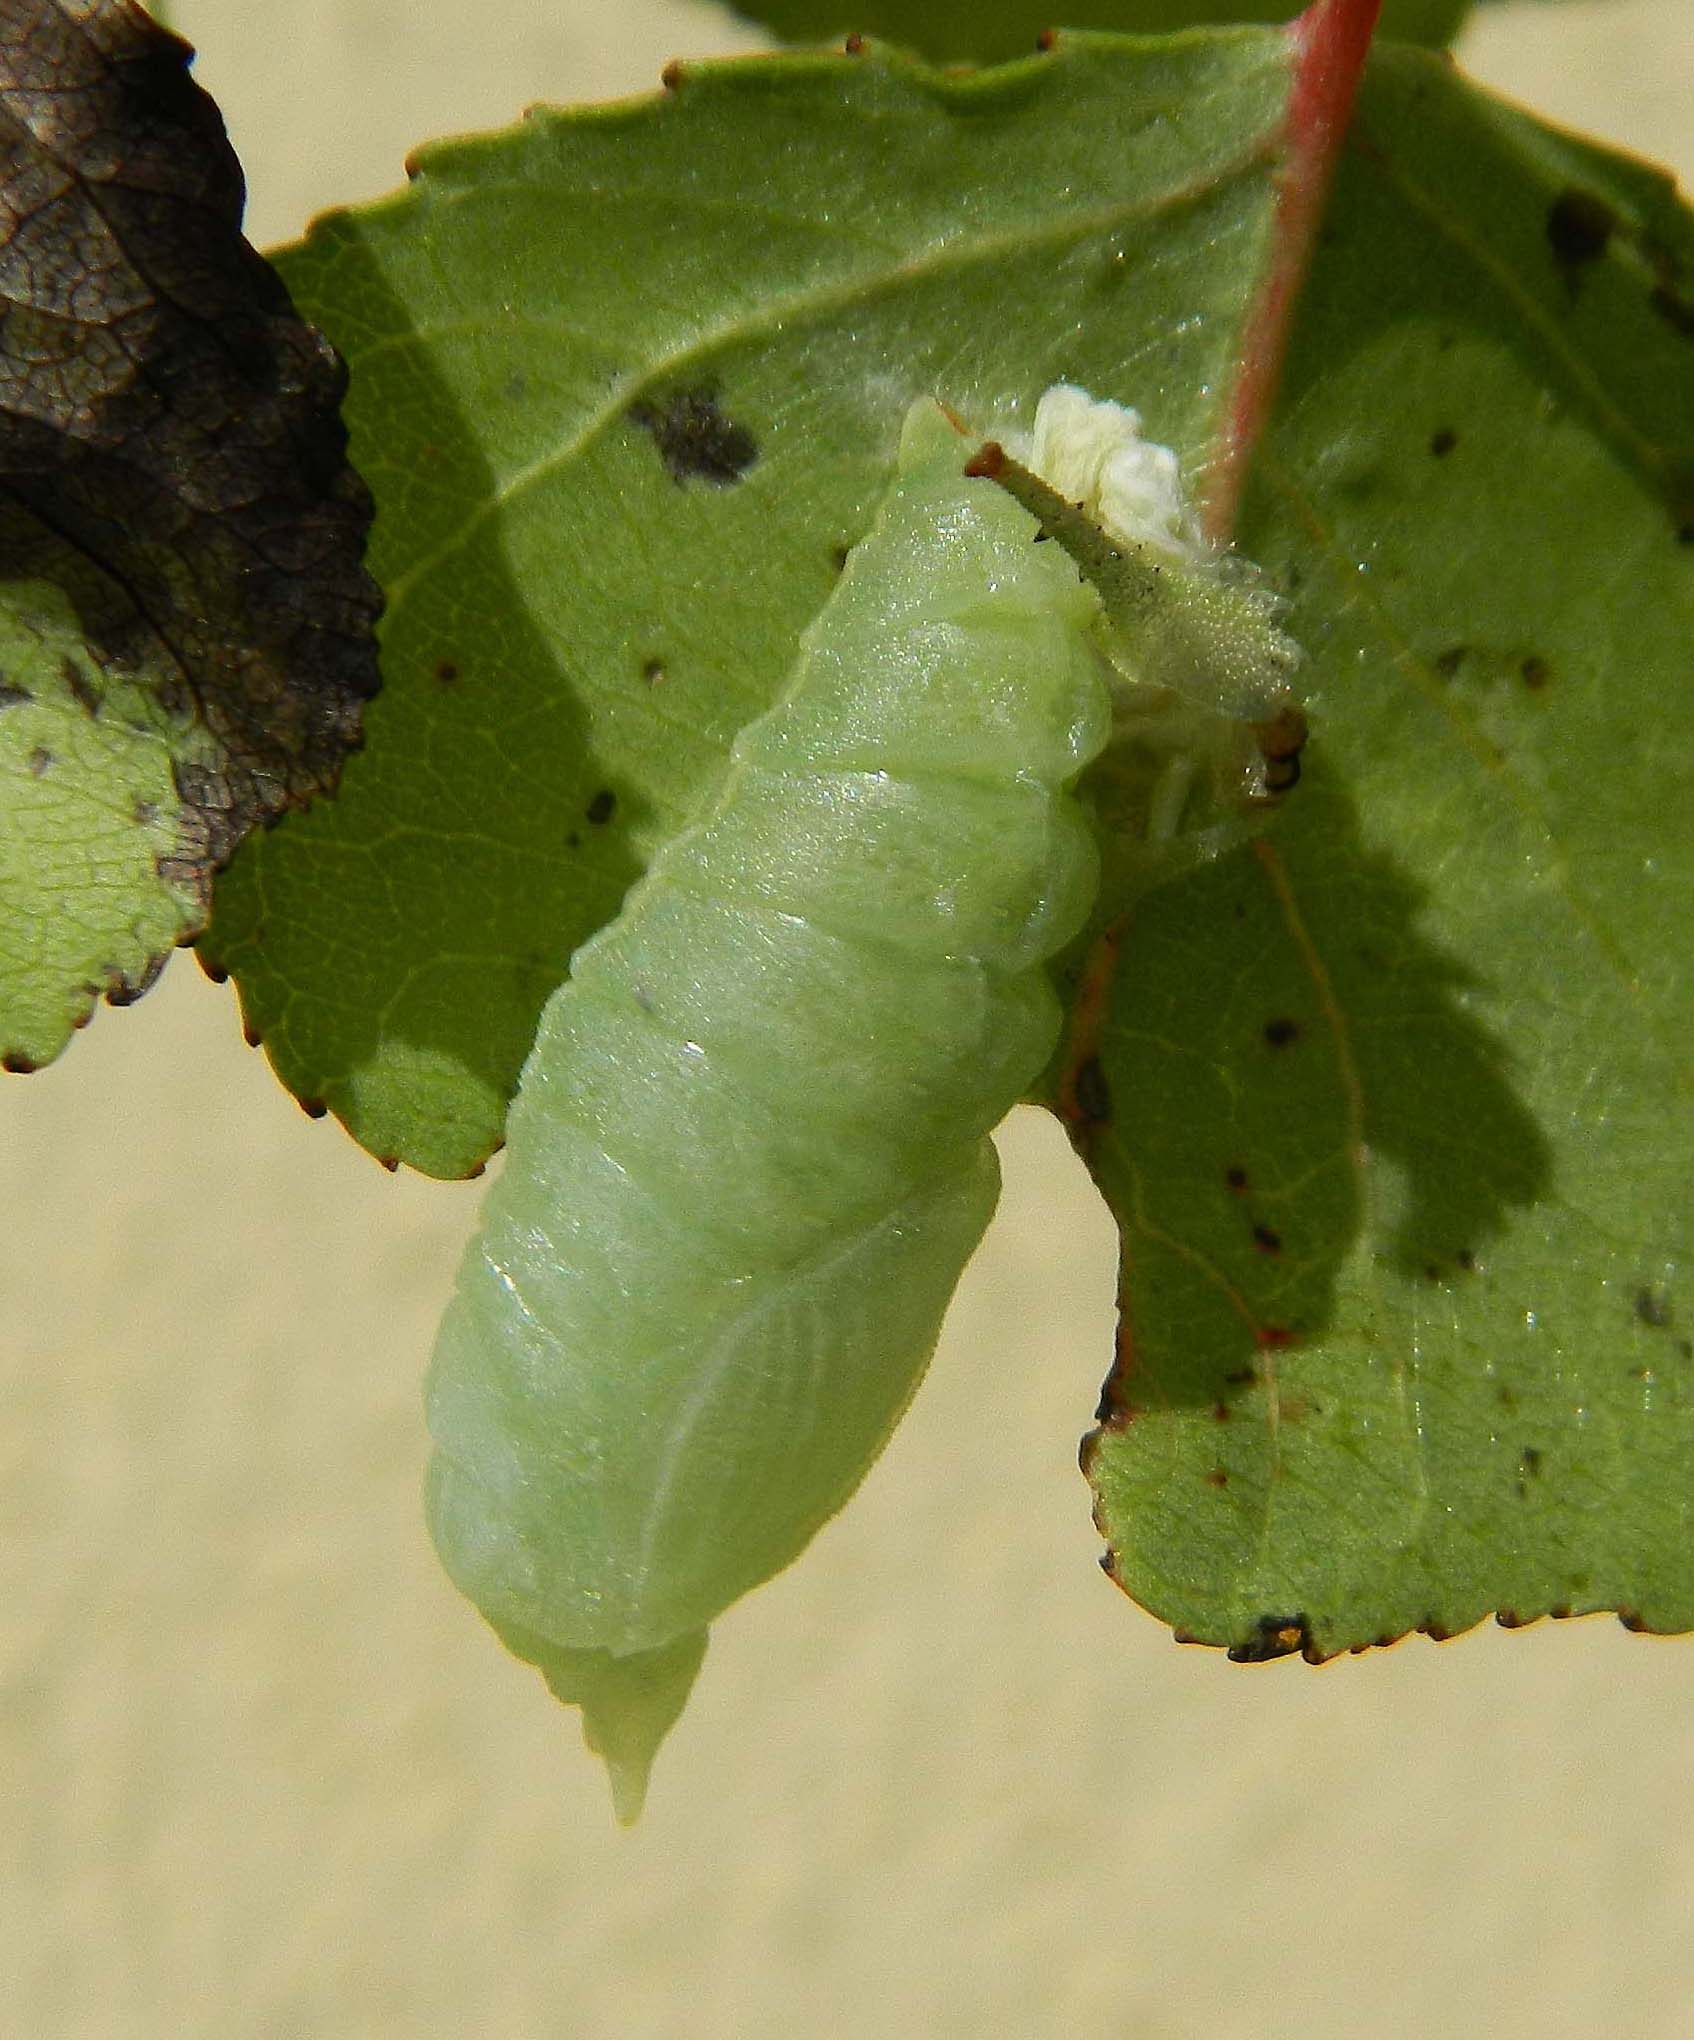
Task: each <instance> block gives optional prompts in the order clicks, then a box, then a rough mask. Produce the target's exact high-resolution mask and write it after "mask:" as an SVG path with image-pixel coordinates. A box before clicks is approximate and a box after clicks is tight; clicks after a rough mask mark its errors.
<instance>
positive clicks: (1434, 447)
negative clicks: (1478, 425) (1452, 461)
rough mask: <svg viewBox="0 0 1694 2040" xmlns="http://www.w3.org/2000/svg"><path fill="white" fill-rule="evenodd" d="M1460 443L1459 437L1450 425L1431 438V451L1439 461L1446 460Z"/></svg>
mask: <svg viewBox="0 0 1694 2040" xmlns="http://www.w3.org/2000/svg"><path fill="white" fill-rule="evenodd" d="M1458 443H1459V435H1458V434H1457V433H1456V432H1455V431H1454V430H1453V428H1452V426H1450V425H1443V426H1442V428H1441V430H1440V431H1439V432H1432V433H1431V434H1430V436H1429V450H1430V452H1431V453H1432V454H1434V456H1435V458H1436V459H1437V460H1445V459H1446V458H1447V456H1448V454H1450V453H1451V452H1452V451H1453V448H1454V447H1455V446H1457V445H1458Z"/></svg>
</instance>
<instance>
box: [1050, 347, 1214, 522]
mask: <svg viewBox="0 0 1694 2040" xmlns="http://www.w3.org/2000/svg"><path fill="white" fill-rule="evenodd" d="M1028 465H1029V466H1030V467H1032V468H1033V469H1034V470H1035V472H1036V473H1037V474H1038V475H1040V476H1041V477H1042V479H1043V480H1044V481H1046V482H1049V483H1050V484H1051V485H1052V486H1053V487H1054V488H1055V489H1057V490H1058V492H1059V494H1060V495H1061V496H1063V497H1064V498H1065V499H1066V501H1067V502H1071V503H1077V504H1080V505H1081V506H1082V508H1083V509H1084V510H1085V511H1086V512H1087V514H1088V515H1089V516H1090V517H1092V518H1093V519H1094V521H1095V523H1097V524H1099V525H1101V526H1103V527H1104V528H1105V530H1106V531H1108V532H1109V533H1112V534H1113V535H1115V536H1117V537H1120V538H1131V539H1137V540H1139V541H1140V542H1141V543H1142V544H1143V545H1151V546H1157V547H1158V548H1159V550H1160V551H1161V552H1167V553H1170V554H1171V555H1172V556H1173V557H1174V558H1178V559H1190V560H1192V559H1200V558H1204V557H1206V556H1207V551H1208V549H1207V547H1206V544H1205V541H1204V540H1203V539H1202V538H1201V536H1200V532H1199V528H1198V526H1197V524H1196V523H1195V519H1194V513H1193V511H1192V510H1191V509H1190V508H1189V506H1188V499H1187V497H1186V496H1185V494H1184V493H1183V487H1182V469H1181V466H1180V464H1179V463H1178V461H1177V457H1176V455H1175V454H1174V453H1173V452H1172V451H1171V449H1170V448H1169V447H1168V446H1160V445H1158V444H1157V443H1156V442H1155V441H1153V440H1151V439H1143V438H1142V436H1141V413H1140V412H1139V411H1132V410H1130V409H1129V408H1128V407H1127V406H1126V405H1123V404H1114V403H1112V402H1110V401H1109V400H1108V399H1105V398H1096V397H1091V396H1090V395H1089V394H1088V392H1087V391H1086V390H1081V389H1078V388H1076V387H1075V385H1074V384H1071V383H1055V384H1054V385H1053V387H1052V388H1051V389H1050V390H1048V391H1047V392H1046V394H1045V395H1044V396H1043V397H1042V398H1041V400H1040V402H1039V403H1038V404H1037V405H1036V407H1035V430H1034V432H1033V433H1032V434H1031V437H1030V445H1029V454H1028Z"/></svg>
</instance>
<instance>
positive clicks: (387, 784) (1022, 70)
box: [204, 31, 1289, 1175]
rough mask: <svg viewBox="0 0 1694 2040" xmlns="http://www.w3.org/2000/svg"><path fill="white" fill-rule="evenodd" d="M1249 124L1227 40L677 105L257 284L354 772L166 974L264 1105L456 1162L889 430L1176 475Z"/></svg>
mask: <svg viewBox="0 0 1694 2040" xmlns="http://www.w3.org/2000/svg"><path fill="white" fill-rule="evenodd" d="M673 75H674V74H673ZM1288 79H1289V49H1288V43H1287V40H1286V38H1285V37H1283V36H1282V35H1280V34H1274V33H1269V32H1258V31H1243V32H1240V33H1238V34H1233V35H1222V36H1218V37H1215V38H1195V39H1185V40H1183V41H1180V42H1176V43H1172V44H1158V43H1153V44H1144V45H1135V44H1127V43H1119V42H1112V41H1096V40H1092V39H1089V38H1084V37H1077V38H1067V39H1066V41H1065V43H1064V44H1063V45H1062V46H1061V47H1060V49H1058V50H1057V51H1056V52H1054V53H1053V54H1051V55H1048V56H1045V57H1039V58H1032V59H1030V60H1028V61H1026V62H1024V63H1022V64H1019V65H1016V66H1013V67H1009V68H1007V69H1005V70H1002V71H997V72H994V73H991V74H984V75H979V76H967V77H950V76H946V75H943V74H940V73H937V72H934V71H930V70H927V69H925V68H924V67H922V66H921V65H917V64H914V63H912V62H910V61H908V60H906V59H903V58H900V57H898V56H895V55H892V54H889V53H885V52H881V51H876V50H867V51H866V52H865V53H863V54H862V55H860V56H857V57H851V58H849V57H844V56H840V55H835V56H828V57H818V56H809V57H787V58H774V59H757V60H752V61H744V62H737V63H729V64H713V65H705V66H701V67H700V68H698V69H690V70H689V71H687V72H686V73H685V74H682V75H680V76H677V77H676V81H675V89H674V90H673V91H672V92H670V93H668V94H667V95H666V96H665V97H663V98H656V99H653V100H649V101H642V102H638V103H635V104H628V105H623V106H618V107H610V108H600V109H594V110H590V111H588V112H582V113H573V114H563V115H561V114H555V113H543V114H538V115H536V116H534V117H532V118H531V120H530V121H528V122H527V123H526V124H525V125H524V126H523V127H522V128H521V129H519V130H516V131H514V132H511V133H507V134H502V135H496V136H492V137H488V138H485V139H481V140H475V141H470V142H464V143H458V144H454V145H451V146H447V147H442V148H439V149H435V150H432V151H430V152H428V153H427V154H426V156H425V157H424V159H423V160H422V162H421V164H420V165H419V169H418V174H417V176H416V180H415V182H414V184H413V186H412V189H411V190H410V191H409V192H407V193H406V194H404V195H402V196H401V197H399V198H396V199H394V200H391V201H389V202H387V203H385V204H382V205H379V206H376V207H373V208H370V209H369V210H366V211H362V212H357V213H349V214H343V215H339V216H336V217H334V218H331V219H330V220H328V221H325V222H323V223H321V224H320V225H319V227H318V228H317V229H316V231H315V232H314V233H313V235H312V236H311V238H310V239H309V240H308V242H307V243H306V245H305V246H304V247H303V248H301V249H299V250H297V251H295V252H293V253H291V254H290V255H288V256H287V257H285V258H284V268H285V271H286V274H287V276H288V279H289V281H290V283H291V285H292V287H293V289H294V290H295V292H296V294H297V296H298V297H299V299H300V300H301V302H302V303H303V305H304V306H305V307H306V308H308V310H309V312H310V314H311V316H313V317H314V318H315V319H317V320H318V321H320V322H321V323H322V324H323V325H324V326H325V327H326V328H327V329H328V330H329V331H330V332H331V334H332V335H333V337H334V338H335V339H336V341H337V342H338V344H339V345H340V346H341V347H342V348H343V349H344V351H345V352H346V354H347V356H348V358H349V362H350V365H351V369H352V378H353V381H352V396H351V400H350V405H349V415H350V420H351V425H352V431H353V444H354V452H355V457H356V458H357V460H358V461H359V463H360V466H361V468H362V470H363V472H365V473H366V475H367V476H368V477H369V479H370V480H371V482H372V485H373V487H374V488H375V491H376V494H377V498H378V503H379V506H380V509H379V516H378V520H377V525H376V529H375V532H374V534H373V554H374V560H375V564H376V566H377V569H378V572H379V575H380V578H381V579H382V580H383V582H384V584H385V586H386V588H387V590H388V595H389V609H388V614H387V617H386V619H385V622H384V626H383V660H384V675H385V692H384V694H383V696H382V698H381V700H380V701H379V702H378V703H377V704H375V706H374V708H373V710H372V712H371V718H370V727H371V743H370V748H369V749H368V750H367V751H366V753H365V754H364V755H363V756H362V757H360V758H359V759H358V760H356V761H354V763H353V765H352V766H351V767H350V769H349V770H348V772H347V775H346V779H345V784H344V787H343V791H342V794H341V796H340V798H339V799H338V800H337V801H336V802H335V803H334V804H333V806H327V807H323V808H320V809H318V810H316V811H314V812H312V813H310V814H307V815H305V816H302V817H300V818H298V819H296V820H293V821H291V822H290V823H289V826H288V827H287V828H286V829H282V830H279V831H277V832H276V833H275V834H274V835H272V836H269V837H267V838H265V839H263V840H258V841H255V842H253V843H251V844H249V845H248V846H247V848H246V850H245V851H244V852H243V854H242V856H241V857H240V859H239V860H238V861H237V863H236V865H235V867H234V868H233V870H232V871H231V872H230V873H229V874H228V876H227V878H226V879H225V880H224V881H223V882H222V883H221V884H220V888H219V897H218V912H217V917H216V920H215V923H214V927H213V929H212V932H211V934H210V936H209V937H208V939H207V942H206V944H205V945H204V947H205V951H206V953H207V955H208V956H209V958H210V959H211V960H212V961H213V963H214V967H216V968H220V969H228V970H231V971H233V972H234V973H235V974H236V976H237V977H238V979H239V980H240V984H241V991H242V998H243V1003H244V1007H245V1011H246V1016H247V1020H248V1024H249V1028H250V1030H251V1031H253V1032H256V1033H258V1034H260V1035H262V1036H263V1037H264V1039H265V1041H266V1044H267V1047H268V1048H269V1050H270V1053H271V1055H272V1057H273V1059H274V1061H275V1063H276V1066H277V1069H278V1071H279V1073H280V1074H281V1075H282V1077H283V1078H284V1080H285V1081H286V1082H287V1083H288V1084H289V1085H290V1086H292V1087H293V1088H294V1089H295V1091H296V1092H297V1093H299V1094H300V1095H301V1096H302V1097H303V1098H306V1099H309V1100H314V1101H316V1100H322V1101H324V1102H325V1103H327V1104H328V1105H329V1106H330V1107H331V1108H332V1109H333V1110H335V1111H336V1112H337V1113H339V1114H341V1116H342V1117H343V1118H345V1119H346V1121H347V1123H348V1125H349V1126H350V1128H351V1130H352V1131H353V1133H354V1134H355V1136H356V1137H357V1138H358V1139H359V1140H361V1141H362V1142H364V1144H365V1145H366V1146H367V1147H369V1148H371V1149H372V1150H373V1152H375V1153H377V1154H378V1155H381V1156H383V1157H385V1158H402V1159H404V1160H406V1161H408V1162H411V1163H413V1164H414V1165H416V1166H417V1167H419V1168H422V1169H426V1170H428V1171H431V1172H432V1173H436V1174H440V1175H453V1174H458V1173H463V1172H465V1171H467V1170H470V1169H472V1168H474V1167H475V1166H476V1165H477V1164H478V1163H479V1162H480V1160H481V1159H482V1158H483V1157H484V1156H485V1155H486V1154H487V1153H488V1152H489V1150H490V1149H491V1148H493V1147H494V1146H495V1145H496V1144H497V1142H498V1140H499V1137H500V1129H501V1126H502V1123H503V1119H504V1114H505V1106H506V1100H507V1098H508V1096H509V1094H510V1092H511V1090H512V1088H513V1085H514V1083H515V1081H516V1077H517V1072H518V1068H519V1065H520V1064H521V1062H522V1060H523V1057H524V1055H525V1053H526V1052H527V1050H528V1047H529V1044H530V1040H531V1038H532V1035H533V1032H534V1026H535V1018H536V1014H537V1012H538V1011H539V1009H540V1006H541V1003H542V1000H543V999H544V998H545V997H546V996H547V994H548V993H550V992H551V991H552V989H553V987H554V986H555V985H556V984H558V983H559V981H560V980H561V979H562V978H563V976H564V974H565V966H566V963H567V961H568V959H569V957H570V955H571V952H572V951H573V950H574V949H575V948H576V947H577V945H578V944H579V943H580V942H581V941H582V940H583V939H585V937H586V936H587V935H589V934H590V933H592V931H593V930H594V929H595V928H596V927H598V926H599V925H600V924H601V923H602V922H604V921H605V920H606V919H607V918H608V917H609V916H610V915H611V914H612V913H613V912H615V910H616V908H617V905H618V903H619V901H620V900H621V898H622V896H623V894H624V891H625V889H626V888H627V886H628V884H629V882H630V880H631V879H632V878H633V877H634V876H635V874H636V873H637V872H638V871H639V870H640V869H641V868H642V867H643V865H644V863H645V861H646V858H647V856H648V855H649V853H650V852H651V850H652V849H653V847H654V846H655V845H656V844H657V843H659V842H660V841H662V840H663V838H664V837H665V836H666V835H667V834H668V833H670V832H671V831H672V830H674V829H675V828H676V827H677V826H678V825H679V824H680V823H681V822H682V821H684V820H685V819H686V818H687V817H688V816H689V815H690V814H692V813H693V812H694V811H695V810H696V809H697V807H698V805H699V803H700V801H701V800H702V798H703V797H704V795H705V794H707V793H708V792H709V791H710V790H711V788H712V787H713V786H714V785H715V783H716V780H717V777H718V775H719V773H720V771H721V768H722V765H723V761H724V758H725V755H726V751H727V747H728V744H729V742H730V739H731V738H732V737H733V735H734V734H735V732H736V730H737V729H738V728H739V727H740V726H741V724H742V723H744V722H745V721H746V720H747V719H748V717H749V716H750V715H752V714H753V713H754V712H755V711H756V710H757V709H759V708H760V707H762V706H763V705H764V704H765V703H767V702H768V701H769V699H770V698H771V695H772V694H773V692H774V690H775V689H776V687H777V686H778V685H779V683H780V681H781V679H782V677H783V675H784V674H785V672H786V671H787V669H788V667H789V666H790V664H791V663H792V660H793V656H794V650H795V645H796V642H797V640H798V636H799V633H800V630H801V629H802V628H803V626H804V625H805V624H806V622H807V621H808V620H809V619H810V617H811V616H812V615H813V614H814V613H815V611H816V610H817V609H818V607H819V606H820V604H821V603H822V601H823V599H824V597H825V595H826V594H827V592H828V590H829V588H830V586H831V585H832V583H833V580H834V577H835V575H836V573H837V572H838V570H839V562H840V559H841V554H842V549H843V548H844V547H845V546H846V545H848V544H849V543H851V542H852V541H853V540H855V539H856V538H858V537H859V536H860V535H861V534H862V532H863V530H864V528H865V525H866V523H867V521H868V517H869V514H870V511H871V508H872V506H873V505H874V503H875V502H876V500H877V498H878V496H879V494H880V492H881V490H882V487H883V485H884V483H885V482H886V480H887V476H888V474H889V471H890V468H891V465H892V462H893V457H894V450H895V443H896V439H897V436H898V432H899V426H900V420H901V418H902V416H903V415H904V412H905V409H906V406H907V404H908V403H909V401H910V400H911V399H912V398H913V397H914V396H917V395H920V394H924V393H932V394H936V395H939V396H940V397H942V398H943V399H944V400H945V401H946V402H948V403H950V404H951V405H952V406H953V407H954V408H955V409H956V410H957V411H959V412H960V413H961V414H963V415H964V416H965V417H967V418H970V419H972V420H976V419H980V420H982V421H983V423H984V425H985V426H986V425H988V424H994V425H996V426H1004V425H1008V424H1011V423H1015V422H1016V421H1018V420H1019V419H1021V420H1022V421H1024V422H1025V423H1027V422H1028V419H1029V417H1030V416H1031V414H1032V411H1033V406H1034V403H1035V400H1036V399H1037V397H1038V396H1039V395H1040V393H1041V391H1042V390H1043V389H1045V388H1046V387H1047V386H1048V385H1049V384H1050V383H1053V382H1055V381H1059V380H1063V379H1070V380H1073V381H1077V382H1080V383H1082V384H1084V385H1086V386H1087V387H1088V388H1090V389H1091V390H1093V391H1095V392H1096V393H1097V394H1100V395H1111V396H1117V397H1120V398H1122V399H1124V400H1126V401H1132V402H1134V403H1135V404H1137V405H1139V406H1140V408H1141V409H1142V411H1143V412H1144V413H1145V414H1146V416H1147V419H1148V423H1149V429H1150V430H1151V431H1153V432H1154V433H1155V434H1156V436H1158V437H1159V438H1161V439H1163V440H1165V441H1167V442H1169V443H1172V444H1175V445H1176V446H1178V447H1179V448H1181V449H1183V450H1184V451H1185V453H1186V454H1187V455H1188V456H1189V457H1190V458H1193V457H1196V456H1197V455H1198V454H1199V453H1200V451H1201V450H1202V449H1203V448H1204V447H1206V446H1207V445H1209V444H1210V443H1211V442H1212V441H1213V439H1214V438H1215V437H1216V436H1217V433H1218V431H1219V429H1220V420H1221V414H1222V410H1223V407H1224V404H1225V402H1226V400H1227V395H1228V388H1229V384H1230V371H1231V368H1232V364H1233V361H1234V357H1235V356H1236V355H1237V353H1238V352H1239V350H1240V346H1241V340H1242V332H1243V325H1244V321H1245V319H1246V316H1247V313H1248V310H1249V301H1250V299H1251V296H1252V292H1253V285H1254V280H1255V278H1256V276H1257V275H1258V273H1259V270H1260V267H1261V261H1262V258H1263V255H1264V252H1265V249H1266V244H1267V239H1268V236H1269V232H1270V226H1271V218H1272V209H1273V203H1274V178H1275V173H1276V170H1277V167H1278V163H1279V159H1280V152H1281V148H1282V136H1283V129H1284V119H1285V112H1286V103H1287V91H1288Z"/></svg>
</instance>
